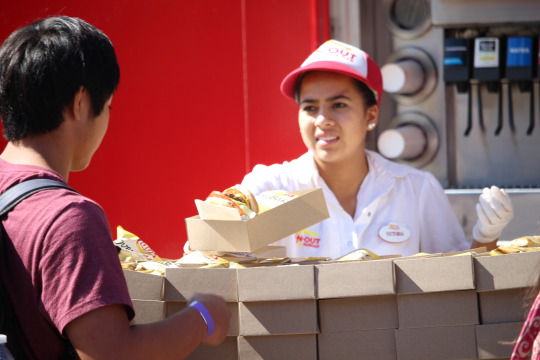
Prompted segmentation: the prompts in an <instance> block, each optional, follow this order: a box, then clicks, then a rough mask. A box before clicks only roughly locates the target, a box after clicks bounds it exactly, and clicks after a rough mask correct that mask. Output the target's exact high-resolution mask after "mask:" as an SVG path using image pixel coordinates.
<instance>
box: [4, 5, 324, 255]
mask: <svg viewBox="0 0 540 360" xmlns="http://www.w3.org/2000/svg"><path fill="white" fill-rule="evenodd" d="M59 14H60V15H69V16H76V17H80V18H82V19H84V20H86V21H88V22H90V23H91V24H93V25H95V26H96V27H98V28H100V29H101V30H103V31H104V32H105V33H106V34H107V35H108V36H109V37H110V38H111V40H112V42H113V43H114V45H115V48H116V51H117V56H118V60H119V63H120V70H121V80H120V86H119V89H118V91H117V93H116V94H115V97H114V100H113V104H112V108H113V110H112V113H111V121H110V126H109V130H108V133H107V135H106V136H105V139H104V141H103V144H102V146H101V148H100V149H99V150H98V151H97V153H96V154H95V156H94V158H93V160H92V163H91V165H90V166H89V168H88V169H86V170H85V171H83V172H82V173H72V174H71V176H70V179H69V183H70V184H71V186H73V187H75V188H76V189H78V190H79V191H80V192H82V193H83V194H85V195H87V196H89V197H90V198H92V199H94V200H96V201H97V202H98V203H100V204H101V206H102V207H103V208H104V209H105V211H106V213H107V215H108V217H109V222H110V226H111V231H112V234H113V238H116V226H118V225H121V226H122V227H124V228H125V229H126V230H128V231H131V232H133V233H135V234H137V235H138V236H139V237H140V238H142V239H143V240H144V241H146V242H147V243H148V244H149V245H150V247H152V248H153V249H154V250H155V251H156V252H157V253H158V255H160V256H162V257H168V258H178V257H180V256H181V255H182V247H183V244H184V242H185V241H186V239H187V236H186V231H185V223H184V219H185V218H186V217H189V216H192V215H195V214H196V208H195V204H194V201H193V200H194V199H196V198H204V197H206V195H207V194H208V193H209V192H210V191H211V190H222V189H224V188H226V187H227V186H229V185H234V184H235V183H238V182H240V181H241V180H242V177H243V175H244V174H245V173H246V172H248V171H250V170H251V168H252V167H253V166H254V165H255V164H257V163H265V164H270V163H275V162H282V161H285V160H290V159H293V158H295V157H297V156H298V155H300V154H302V153H303V152H304V149H305V148H304V145H303V143H302V140H301V138H300V135H299V132H298V126H297V123H296V111H297V110H296V105H295V104H294V103H292V102H291V101H289V100H286V99H285V98H283V97H282V96H281V94H280V92H279V84H280V82H281V79H282V78H283V76H284V75H285V74H286V73H287V72H288V71H290V70H292V69H293V68H294V67H295V66H297V65H298V64H300V63H301V62H302V61H303V60H304V58H305V57H306V55H307V54H308V53H309V52H311V51H312V50H313V49H314V48H315V47H316V46H317V45H318V44H319V43H320V42H321V41H323V40H326V39H327V38H328V36H327V33H328V25H327V23H328V19H327V5H326V0H294V1H290V0H267V1H249V0H227V1H223V0H193V1H189V2H188V1H176V0H156V1H144V0H130V1H127V0H123V1H121V0H117V1H106V0H94V1H92V2H74V1H67V0H49V1H47V5H42V2H41V1H39V0H31V1H25V2H13V1H10V2H6V4H4V5H3V6H2V7H1V9H0V38H1V39H4V38H5V37H7V36H8V35H9V34H10V33H11V32H12V31H13V30H14V29H15V28H17V27H20V26H22V25H24V24H27V23H29V22H31V21H33V20H35V19H37V18H40V17H44V16H48V15H59Z"/></svg>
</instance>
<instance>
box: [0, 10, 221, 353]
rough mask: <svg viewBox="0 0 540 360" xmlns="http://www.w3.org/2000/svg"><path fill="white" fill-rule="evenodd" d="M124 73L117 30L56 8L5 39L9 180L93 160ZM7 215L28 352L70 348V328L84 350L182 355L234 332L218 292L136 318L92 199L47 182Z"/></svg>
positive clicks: (3, 108)
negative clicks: (153, 316)
mask: <svg viewBox="0 0 540 360" xmlns="http://www.w3.org/2000/svg"><path fill="white" fill-rule="evenodd" d="M119 78H120V72H119V67H118V63H117V61H116V55H115V52H114V49H113V46H112V44H111V42H110V40H109V39H108V38H107V36H106V35H104V34H103V33H102V32H101V31H99V30H98V29H96V28H95V27H93V26H92V25H89V24H88V23H85V22H84V21H82V20H80V19H77V18H70V17H55V18H48V19H45V20H42V21H38V22H35V23H33V24H30V25H28V26H26V27H24V28H22V29H19V30H17V31H15V32H14V33H13V34H11V35H10V36H9V38H8V39H7V40H6V41H5V42H4V44H3V45H2V47H1V48H0V116H1V117H2V122H3V124H4V136H5V137H6V139H7V140H8V144H7V146H6V148H5V150H4V151H3V152H2V154H1V155H0V191H1V192H3V191H5V190H6V189H8V188H9V187H11V186H13V185H15V184H17V183H20V182H22V181H24V180H27V179H33V178H45V179H55V180H58V181H61V182H66V183H67V180H68V176H69V173H70V172H71V171H80V170H83V169H85V168H86V167H87V166H88V164H89V163H90V160H91V158H92V155H93V154H94V152H95V151H96V150H97V148H98V147H99V145H100V143H101V140H102V139H103V136H104V135H105V132H106V130H107V124H108V121H109V115H110V104H111V101H112V95H113V92H114V91H115V90H116V87H117V85H118V82H119ZM2 222H3V225H4V228H5V230H6V233H7V235H8V236H9V238H10V240H11V241H8V242H7V244H6V248H5V252H6V254H5V257H3V259H2V261H1V262H0V275H1V276H2V279H3V281H4V282H5V285H6V288H7V290H8V292H9V294H10V296H11V298H12V301H13V303H14V308H15V311H16V313H17V316H18V319H19V322H20V324H21V327H22V331H23V333H24V336H21V340H23V342H24V343H25V351H26V356H27V357H28V358H35V359H57V358H61V357H62V356H64V355H65V354H66V352H67V351H68V350H67V349H69V345H67V344H66V339H69V341H70V342H71V344H72V345H73V348H74V349H75V350H76V352H77V355H78V356H79V357H80V358H82V359H108V358H111V359H112V358H115V359H117V358H119V357H121V358H125V359H138V358H141V359H158V358H183V357H185V356H187V355H188V354H189V353H191V352H192V351H193V350H194V349H195V348H196V347H197V346H198V345H199V344H200V343H207V344H218V343H220V342H222V341H223V339H224V338H225V335H226V333H227V331H228V328H229V322H230V316H231V314H230V312H229V311H228V309H227V307H226V304H225V301H224V300H223V299H222V298H219V297H217V296H214V295H205V294H197V295H195V296H193V298H192V299H190V304H192V306H189V307H187V308H186V309H185V310H184V311H182V312H180V313H178V314H176V315H175V316H172V317H169V318H167V319H166V320H164V321H161V322H158V323H153V324H146V325H139V326H130V325H129V320H130V319H131V318H133V316H134V312H133V307H132V304H131V300H130V298H129V293H128V291H127V286H126V283H125V279H124V277H123V273H122V269H121V266H120V262H119V260H118V257H117V252H116V250H115V248H114V246H113V243H112V238H111V234H110V230H109V226H108V222H107V219H106V216H105V214H104V212H103V210H102V209H101V208H100V207H99V205H98V204H96V203H95V202H93V201H92V200H90V199H88V198H86V197H84V196H82V195H80V194H78V193H76V192H73V191H69V190H66V189H51V190H43V191H41V192H39V193H37V194H34V195H32V196H31V197H29V198H27V199H26V200H24V201H23V202H21V203H20V204H19V205H17V207H15V209H14V210H12V211H11V212H9V214H8V215H7V216H6V217H4V218H3V219H2ZM195 301H197V302H198V303H194V302H195ZM201 305H202V306H201ZM209 317H211V319H212V320H213V327H214V330H213V331H212V325H211V322H210V321H209V320H210V319H209ZM207 323H208V325H207ZM8 343H9V339H8Z"/></svg>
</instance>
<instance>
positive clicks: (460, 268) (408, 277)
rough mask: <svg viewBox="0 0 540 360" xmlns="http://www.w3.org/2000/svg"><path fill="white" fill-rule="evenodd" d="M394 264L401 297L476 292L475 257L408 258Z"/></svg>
mask: <svg viewBox="0 0 540 360" xmlns="http://www.w3.org/2000/svg"><path fill="white" fill-rule="evenodd" d="M394 264H395V269H396V288H397V293H398V294H415V293H421V292H438V291H452V290H472V289H474V288H475V285H474V274H473V258H472V256H471V255H457V256H436V257H425V258H415V257H408V258H403V259H396V260H394Z"/></svg>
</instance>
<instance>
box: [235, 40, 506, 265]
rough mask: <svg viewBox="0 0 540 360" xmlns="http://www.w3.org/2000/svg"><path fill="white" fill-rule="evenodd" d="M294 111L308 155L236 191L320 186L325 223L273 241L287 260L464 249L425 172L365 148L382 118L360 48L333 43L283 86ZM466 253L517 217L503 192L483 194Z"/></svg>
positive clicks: (266, 170) (490, 242)
mask: <svg viewBox="0 0 540 360" xmlns="http://www.w3.org/2000/svg"><path fill="white" fill-rule="evenodd" d="M281 92H282V93H283V95H285V96H286V97H288V98H291V99H293V100H296V102H297V104H298V105H299V115H298V122H299V125H300V133H301V135H302V140H303V141H304V144H305V145H306V147H307V150H308V151H307V152H306V153H305V154H304V155H302V156H301V157H299V158H298V159H295V160H293V161H291V162H284V163H283V164H274V165H271V166H264V165H257V166H255V168H254V169H253V171H252V172H251V173H250V174H248V175H246V176H245V178H244V180H243V182H242V185H244V186H245V187H247V188H248V189H250V190H251V191H252V192H253V193H254V194H255V195H258V194H259V193H261V192H262V191H266V190H278V189H282V190H287V191H296V190H302V189H310V188H317V187H320V188H322V189H323V192H324V196H325V199H326V203H327V205H328V210H329V213H330V217H329V218H328V219H327V220H324V221H322V222H320V223H318V224H316V225H314V226H311V227H309V228H308V229H305V230H304V231H301V232H299V233H297V234H295V235H293V236H291V237H288V238H285V239H283V240H281V241H279V242H278V243H276V244H275V245H283V246H286V248H287V256H289V257H309V256H325V257H331V258H336V257H339V256H341V255H344V254H346V253H348V252H350V251H353V250H355V249H362V248H363V249H368V250H370V251H372V252H374V253H375V254H377V255H385V254H400V255H403V256H407V255H412V254H415V253H418V252H427V253H436V252H451V251H458V250H465V249H467V248H469V245H468V243H467V241H466V239H465V235H464V232H463V230H462V228H461V226H460V224H459V223H458V221H457V218H456V216H455V214H454V212H453V211H452V208H451V207H450V204H449V202H448V199H447V198H446V196H445V194H444V192H443V189H442V187H441V185H440V184H439V182H438V181H437V179H436V178H435V177H434V176H433V175H432V174H430V173H428V172H424V171H420V170H417V169H415V168H412V167H409V166H406V165H402V164H398V163H394V162H391V161H388V160H386V159H384V158H383V157H382V156H381V155H379V154H377V153H375V152H373V151H369V150H367V149H366V148H365V140H366V134H367V132H368V131H372V130H373V129H374V128H375V126H376V124H377V121H378V115H379V106H380V104H381V97H382V76H381V72H380V69H379V67H378V65H377V64H376V63H375V62H374V61H373V60H372V59H371V58H370V57H369V55H368V54H366V53H365V52H364V51H362V50H360V49H358V48H356V47H354V46H351V45H348V44H345V43H342V42H338V41H335V40H330V41H327V42H325V43H324V44H323V45H321V46H320V47H319V48H318V49H317V50H316V51H315V52H313V53H312V54H311V55H310V56H309V57H308V58H307V59H306V60H305V61H304V63H303V64H302V65H301V66H300V67H299V68H297V69H295V70H294V71H292V72H291V73H290V74H288V75H287V76H286V77H285V79H284V80H283V82H282V83H281ZM477 211H478V212H479V220H478V223H477V225H476V226H475V230H474V235H475V241H473V243H472V247H477V246H487V247H488V248H494V247H495V244H496V241H497V238H498V237H499V236H500V233H501V232H502V229H503V228H504V226H505V225H506V224H507V223H508V222H509V221H510V219H511V218H512V216H513V210H512V206H511V202H510V199H509V198H508V195H507V194H506V193H505V192H504V190H502V191H501V190H499V189H498V188H496V187H492V188H491V189H485V190H484V194H483V195H482V196H481V199H480V202H479V204H478V206H477Z"/></svg>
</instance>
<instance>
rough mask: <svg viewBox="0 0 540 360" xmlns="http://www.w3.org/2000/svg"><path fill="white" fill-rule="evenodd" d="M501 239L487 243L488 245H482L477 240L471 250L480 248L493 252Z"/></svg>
mask: <svg viewBox="0 0 540 360" xmlns="http://www.w3.org/2000/svg"><path fill="white" fill-rule="evenodd" d="M498 240H499V239H495V240H493V241H491V242H486V243H481V242H478V241H476V240H473V242H472V244H471V249H476V248H479V247H486V249H487V251H491V250H493V249H495V248H496V247H497V241H498Z"/></svg>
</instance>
